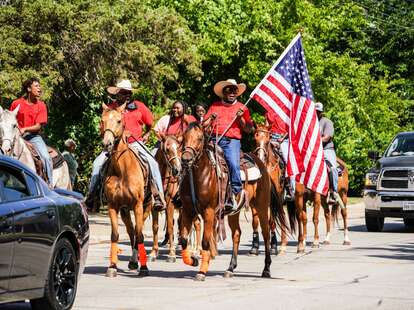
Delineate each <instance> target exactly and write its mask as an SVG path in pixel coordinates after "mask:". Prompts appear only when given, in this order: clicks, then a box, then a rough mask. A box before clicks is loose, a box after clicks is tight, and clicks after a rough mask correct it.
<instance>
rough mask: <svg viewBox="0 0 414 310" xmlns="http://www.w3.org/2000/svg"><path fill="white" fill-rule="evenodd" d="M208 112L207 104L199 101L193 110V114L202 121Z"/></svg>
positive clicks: (198, 120)
mask: <svg viewBox="0 0 414 310" xmlns="http://www.w3.org/2000/svg"><path fill="white" fill-rule="evenodd" d="M206 113H207V106H206V104H204V103H202V102H199V103H197V104H196V105H195V107H194V110H193V115H194V117H195V118H196V119H197V122H200V123H202V122H203V121H204V116H205V115H206Z"/></svg>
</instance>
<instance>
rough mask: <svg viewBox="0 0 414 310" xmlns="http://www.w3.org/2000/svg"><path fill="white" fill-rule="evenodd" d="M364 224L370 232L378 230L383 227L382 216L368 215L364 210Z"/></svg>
mask: <svg viewBox="0 0 414 310" xmlns="http://www.w3.org/2000/svg"><path fill="white" fill-rule="evenodd" d="M365 226H367V230H368V231H371V232H380V231H382V229H383V228H384V217H381V216H375V215H370V214H368V213H367V212H366V211H365Z"/></svg>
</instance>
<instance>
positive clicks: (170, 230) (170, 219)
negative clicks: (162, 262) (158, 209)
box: [166, 203, 176, 263]
mask: <svg viewBox="0 0 414 310" xmlns="http://www.w3.org/2000/svg"><path fill="white" fill-rule="evenodd" d="M166 217H167V234H168V240H169V242H168V243H169V252H168V256H167V262H168V263H175V261H176V257H175V244H174V205H173V204H172V203H169V204H168V205H167V211H166Z"/></svg>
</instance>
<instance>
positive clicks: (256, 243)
mask: <svg viewBox="0 0 414 310" xmlns="http://www.w3.org/2000/svg"><path fill="white" fill-rule="evenodd" d="M249 254H250V255H259V232H254V233H253V240H252V248H251V249H250V251H249Z"/></svg>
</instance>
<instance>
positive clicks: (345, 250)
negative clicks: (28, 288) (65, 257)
mask: <svg viewBox="0 0 414 310" xmlns="http://www.w3.org/2000/svg"><path fill="white" fill-rule="evenodd" d="M349 210H350V223H349V229H350V238H351V241H352V245H351V246H343V245H342V241H343V231H342V230H339V229H338V228H336V229H335V230H334V232H333V235H332V237H331V245H321V247H320V248H318V249H313V248H311V247H310V244H311V241H312V240H313V235H312V231H313V228H312V226H313V224H312V222H308V227H309V232H310V234H309V235H308V245H309V246H308V247H307V249H306V253H305V254H303V255H297V254H296V242H295V241H294V240H293V239H292V240H291V242H290V243H289V247H288V252H287V254H286V255H284V256H274V257H273V263H272V266H271V272H272V278H271V279H262V278H261V277H260V275H261V272H262V269H263V266H264V255H262V254H261V255H259V256H257V257H249V256H247V255H246V253H247V252H248V250H249V248H250V241H251V228H250V224H249V223H248V222H247V221H246V220H245V219H244V217H243V220H242V230H243V235H242V243H241V247H240V250H241V251H240V256H239V260H238V267H237V269H236V273H235V277H234V278H232V279H224V278H223V272H224V271H225V270H226V268H227V266H228V264H229V261H230V255H231V241H230V240H226V241H225V242H224V243H223V244H221V245H220V246H219V248H220V252H221V255H220V256H218V257H217V258H216V259H215V260H214V261H212V263H211V265H210V270H209V274H208V277H207V279H206V281H205V282H195V281H193V277H194V275H195V274H196V272H197V270H198V268H191V267H188V266H185V265H184V264H183V263H182V262H181V260H180V259H177V262H176V263H167V262H166V260H165V259H166V250H165V249H163V250H162V251H161V257H160V259H159V260H158V261H156V262H150V263H149V269H150V276H149V277H146V278H139V277H137V274H136V272H130V271H128V270H127V261H128V256H127V255H129V253H130V250H129V245H128V243H127V242H122V244H121V248H122V249H123V250H124V252H123V253H122V254H121V255H120V260H121V261H120V263H119V267H120V268H121V269H122V270H121V271H120V272H119V274H118V277H117V278H106V277H105V271H106V267H107V264H108V253H109V244H108V243H105V242H102V240H104V239H102V238H101V239H100V238H99V237H98V236H95V237H94V238H95V239H94V238H92V239H91V240H92V241H93V242H95V244H91V246H90V248H89V256H88V261H87V267H86V269H85V273H84V275H83V276H82V279H81V281H80V283H79V287H78V294H77V299H76V302H75V306H74V309H78V310H80V309H84V310H89V309H117V310H121V309H122V310H126V309H157V310H158V309H169V310H170V309H189V308H190V307H191V308H194V309H197V310H200V309H238V310H241V309H259V308H263V309H318V310H321V309H335V310H336V309H414V294H413V291H414V238H413V232H414V230H413V229H407V228H405V227H404V224H403V222H402V221H401V220H391V219H386V224H385V227H384V232H381V233H369V232H367V231H366V229H365V224H364V219H363V208H362V206H361V205H354V206H351V207H349ZM320 218H321V223H320V229H321V240H322V241H323V239H324V233H325V228H324V225H325V223H324V220H323V216H322V213H321V217H320ZM105 220H106V219H101V223H99V221H95V222H93V221H92V222H93V223H94V224H93V225H100V226H99V227H98V226H96V227H95V228H93V229H92V232H96V233H97V232H98V231H99V232H101V233H105V234H106V233H107V235H108V236H109V229H110V228H109V226H108V225H106V224H105ZM147 225H149V224H147ZM340 225H342V221H340ZM148 229H149V226H148V227H147V231H148ZM105 238H106V237H105ZM160 238H161V236H160ZM105 240H106V239H105ZM148 240H149V238H148ZM148 245H150V243H148ZM148 249H149V247H148ZM256 307H257V308H256ZM0 309H1V310H6V309H7V310H8V309H30V306H29V305H28V304H22V303H20V304H17V305H16V304H14V305H7V306H4V305H3V306H0Z"/></svg>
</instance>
